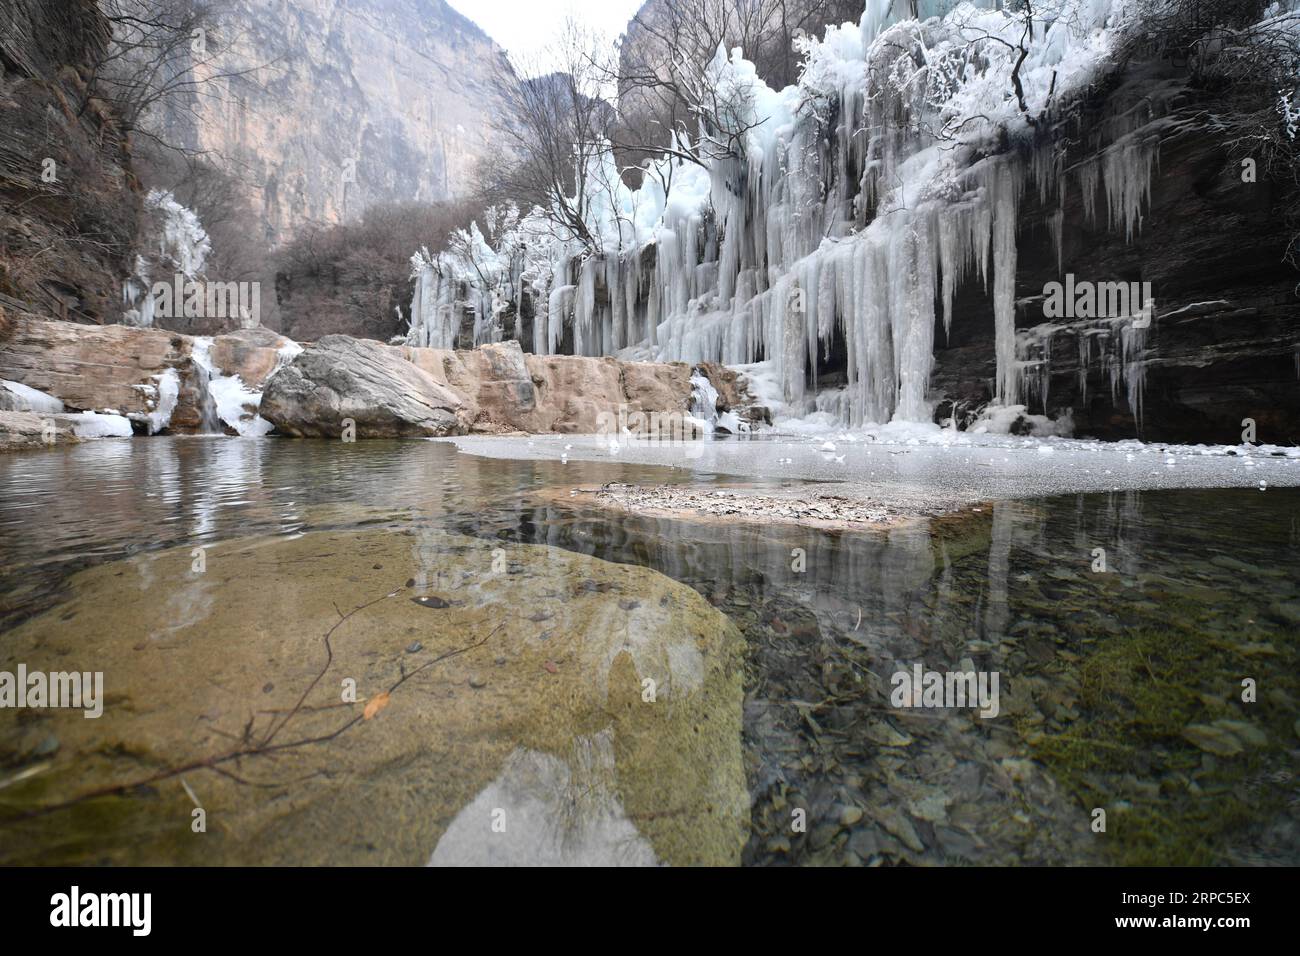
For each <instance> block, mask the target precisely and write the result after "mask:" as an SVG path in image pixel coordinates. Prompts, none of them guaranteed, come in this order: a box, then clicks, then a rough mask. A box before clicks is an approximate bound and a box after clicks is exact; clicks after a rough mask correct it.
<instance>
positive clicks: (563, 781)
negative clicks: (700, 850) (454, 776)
mask: <svg viewBox="0 0 1300 956" xmlns="http://www.w3.org/2000/svg"><path fill="white" fill-rule="evenodd" d="M573 750H574V757H575V760H574V762H573V764H572V765H571V764H569V763H565V762H564V761H562V760H559V759H557V758H555V757H553V756H551V755H550V754H546V753H540V752H538V751H536V750H516V751H514V752H513V753H512V754H511V755H510V756H509V757H508V758H506V762H505V766H504V767H503V768H502V770H501V775H500V776H499V777H497V779H496V780H494V781H492V783H491V784H489V785H488V786H487V787H485V788H484V789H483V791H482V792H480V793H479V795H478V796H476V797H475V798H474V800H473V801H472V802H470V803H469V804H467V805H466V806H465V808H464V809H463V810H461V811H460V813H458V814H457V815H456V819H454V820H453V821H452V822H451V826H449V827H448V828H447V832H446V833H444V834H443V835H442V838H441V839H440V840H439V841H438V846H437V847H436V848H435V849H434V851H433V856H432V858H431V859H430V860H429V865H430V866H654V865H655V864H656V863H657V862H658V861H657V860H656V858H655V853H654V850H653V848H652V847H651V846H650V844H649V843H647V842H646V840H645V838H644V837H642V836H641V834H640V833H638V832H637V829H636V827H635V826H634V825H633V824H632V821H631V820H629V819H628V817H627V813H626V812H625V811H624V809H623V805H622V803H621V801H620V800H619V798H618V794H617V793H616V792H614V789H613V786H612V784H613V782H614V780H615V779H616V772H615V767H614V745H613V741H612V740H611V739H610V735H609V734H608V733H605V732H602V733H600V734H597V735H596V736H594V737H579V738H577V739H576V740H575V741H574V745H573ZM494 817H495V820H496V821H498V822H499V827H498V829H499V832H498V833H497V834H495V836H496V837H497V838H495V839H494V838H493V837H492V836H487V835H485V834H484V832H483V831H484V821H490V820H493V819H494ZM507 820H508V821H509V825H508V826H507V825H506V821H507ZM488 828H489V829H490V826H489V827H488Z"/></svg>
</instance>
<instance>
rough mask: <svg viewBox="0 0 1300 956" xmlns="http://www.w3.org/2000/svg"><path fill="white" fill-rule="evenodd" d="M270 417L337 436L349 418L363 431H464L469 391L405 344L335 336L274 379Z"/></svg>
mask: <svg viewBox="0 0 1300 956" xmlns="http://www.w3.org/2000/svg"><path fill="white" fill-rule="evenodd" d="M261 414H262V417H263V418H265V419H266V420H267V421H269V422H271V424H273V425H274V426H275V428H276V430H277V431H279V432H281V433H283V434H286V435H294V436H298V437H314V438H326V437H330V438H336V437H339V436H341V435H342V434H343V431H344V428H345V423H346V422H347V420H351V421H352V422H353V423H354V424H355V429H356V431H355V435H356V437H357V438H403V437H415V436H433V437H437V436H442V435H458V434H462V433H464V431H465V430H466V427H465V422H464V414H465V404H464V402H463V401H462V399H461V397H460V396H459V395H457V394H456V393H455V392H454V391H452V390H451V389H450V388H448V387H447V386H446V385H444V384H442V383H440V382H439V381H438V380H437V379H435V378H434V377H433V376H432V375H430V374H428V373H427V372H425V371H424V370H423V369H421V368H419V367H418V366H417V365H415V364H414V363H412V362H409V361H407V360H406V357H405V355H404V354H403V350H402V349H401V348H397V347H392V346H387V345H381V344H380V343H378V342H371V341H369V340H367V339H354V338H352V337H351V336H349V335H327V336H325V337H324V338H322V339H320V340H319V341H318V342H316V344H315V345H314V346H312V347H311V348H309V349H306V350H305V351H303V352H302V353H300V354H299V355H298V356H297V357H296V358H295V359H294V360H293V361H292V362H291V363H290V364H288V365H286V366H284V367H283V368H282V369H280V370H279V371H278V372H276V373H275V374H274V375H272V376H271V377H270V378H269V379H268V380H267V382H266V388H265V390H264V392H263V394H262V409H261Z"/></svg>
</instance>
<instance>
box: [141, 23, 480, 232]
mask: <svg viewBox="0 0 1300 956" xmlns="http://www.w3.org/2000/svg"><path fill="white" fill-rule="evenodd" d="M208 42H209V43H213V44H216V48H217V50H219V51H223V52H222V53H221V55H219V56H217V57H215V58H212V57H209V58H199V59H204V62H203V63H202V65H201V66H199V67H198V68H197V74H198V75H197V77H196V78H197V79H200V80H202V79H204V77H205V75H206V76H207V77H208V78H210V79H209V82H207V83H205V84H204V86H203V95H201V96H197V97H195V98H194V99H193V100H191V101H190V102H189V103H187V104H183V105H180V104H178V105H177V106H176V107H173V108H172V109H170V110H169V111H168V113H167V114H166V115H165V116H162V117H159V118H157V120H156V121H157V122H158V123H159V124H160V125H161V127H162V129H163V131H164V136H165V138H168V139H171V140H173V141H177V142H181V143H184V144H185V145H187V146H190V147H194V148H200V149H204V150H212V151H213V152H214V153H216V154H219V155H220V157H221V159H222V161H223V165H225V166H226V168H228V169H230V170H232V171H235V172H236V173H237V174H238V175H239V177H240V179H241V180H242V182H243V183H244V185H245V188H246V189H247V191H248V195H249V198H250V199H251V200H252V203H253V206H254V208H255V209H256V210H257V211H258V215H259V220H260V221H259V222H257V223H250V224H249V225H250V228H257V229H259V230H261V231H262V232H263V233H264V235H265V237H266V239H268V240H269V241H271V242H273V243H274V242H280V241H283V240H285V239H288V238H289V237H290V236H292V235H293V234H294V232H295V231H296V230H297V229H298V228H299V227H300V226H301V225H302V224H303V223H305V222H308V221H311V222H318V223H336V222H341V221H343V220H344V219H346V218H353V217H355V216H356V215H358V214H359V213H360V212H361V211H362V210H363V209H365V208H366V207H367V206H369V205H371V204H372V203H375V202H379V201H387V200H409V199H419V200H428V201H432V200H439V199H446V198H450V197H453V196H457V195H459V194H463V193H464V191H465V190H466V189H467V187H468V186H469V185H470V184H471V179H472V175H473V172H474V168H475V166H476V164H477V163H478V162H479V161H480V160H481V159H482V158H483V157H484V156H485V155H487V152H488V149H489V143H490V140H491V129H490V121H491V118H492V116H493V114H494V112H496V111H495V109H494V105H493V104H494V102H495V93H494V92H493V88H492V82H491V81H492V77H493V75H494V73H495V71H496V70H497V69H498V68H499V66H500V65H501V64H503V63H504V53H503V52H502V51H501V50H500V49H499V48H498V47H497V46H496V45H495V44H493V43H492V41H491V40H489V39H488V37H487V36H486V35H485V34H484V33H483V32H482V31H481V30H479V28H478V27H477V26H475V25H474V24H473V23H471V22H470V21H469V20H467V19H466V18H464V17H462V16H461V15H460V14H458V13H457V12H456V11H454V10H453V9H452V8H451V7H449V6H448V5H447V4H446V3H445V2H444V0H236V2H234V3H232V4H231V6H230V8H229V11H228V12H227V13H226V14H225V15H224V16H223V17H222V19H221V21H220V23H219V26H218V28H216V29H214V31H213V36H212V37H210V38H209V41H208ZM223 44H224V45H225V47H224V49H223ZM227 51H228V56H227V55H226V52H227ZM209 61H210V62H209ZM244 71H249V72H247V73H244ZM232 73H235V74H243V75H237V76H231V75H229V74H232Z"/></svg>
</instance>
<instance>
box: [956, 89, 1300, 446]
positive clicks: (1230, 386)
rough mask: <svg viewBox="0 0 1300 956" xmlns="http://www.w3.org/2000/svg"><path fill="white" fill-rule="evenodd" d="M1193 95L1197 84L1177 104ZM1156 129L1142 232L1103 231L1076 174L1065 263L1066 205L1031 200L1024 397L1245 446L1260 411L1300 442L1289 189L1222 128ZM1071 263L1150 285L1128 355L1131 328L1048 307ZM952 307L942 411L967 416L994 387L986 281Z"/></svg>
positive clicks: (1020, 344) (1026, 230) (1130, 428)
mask: <svg viewBox="0 0 1300 956" xmlns="http://www.w3.org/2000/svg"><path fill="white" fill-rule="evenodd" d="M1142 91H1143V87H1142V85H1141V84H1135V86H1134V90H1133V92H1135V93H1136V94H1141V93H1142ZM1197 105H1198V99H1197V96H1196V95H1195V94H1194V93H1193V92H1187V93H1185V94H1183V96H1182V97H1181V98H1180V99H1178V100H1176V101H1175V102H1174V104H1173V108H1174V110H1175V112H1176V115H1177V114H1183V113H1186V112H1192V113H1194V112H1195V111H1196V108H1197ZM1161 125H1162V124H1160V123H1159V122H1158V121H1157V122H1156V123H1152V124H1150V125H1149V126H1147V127H1143V128H1139V129H1138V130H1136V131H1135V133H1134V134H1133V135H1134V136H1135V137H1138V138H1141V137H1143V136H1144V135H1147V134H1148V132H1149V134H1150V135H1151V136H1152V137H1156V138H1158V139H1159V147H1158V149H1157V151H1156V153H1155V168H1154V170H1153V173H1152V178H1151V183H1150V190H1151V192H1150V204H1149V206H1147V207H1146V208H1145V211H1144V212H1143V214H1142V216H1141V221H1140V224H1139V225H1138V227H1137V228H1136V230H1135V233H1134V235H1133V236H1132V238H1131V239H1127V238H1126V236H1125V234H1124V228H1123V226H1122V225H1120V224H1115V226H1114V227H1113V228H1111V227H1108V225H1107V222H1106V218H1107V216H1106V210H1105V202H1104V199H1103V198H1101V197H1099V196H1097V197H1094V200H1095V202H1094V206H1095V208H1096V210H1097V211H1096V213H1095V215H1094V216H1090V215H1089V214H1088V212H1087V205H1088V203H1087V197H1086V195H1085V191H1084V190H1083V189H1079V188H1073V186H1072V187H1071V188H1070V189H1069V190H1067V193H1066V196H1065V200H1064V202H1063V203H1062V204H1061V206H1060V210H1061V212H1060V216H1061V223H1060V226H1059V230H1060V235H1061V249H1060V253H1059V259H1058V253H1057V249H1056V247H1055V243H1054V241H1053V239H1052V232H1053V229H1054V228H1055V227H1054V225H1053V223H1052V221H1051V217H1052V215H1053V214H1054V213H1055V212H1056V206H1055V204H1052V205H1051V207H1050V208H1045V207H1044V206H1043V205H1042V204H1041V203H1039V202H1038V201H1037V200H1036V198H1035V197H1034V196H1033V195H1032V190H1031V191H1030V194H1029V195H1027V196H1026V197H1025V202H1024V205H1023V206H1022V218H1021V222H1020V228H1019V246H1020V255H1019V261H1018V263H1017V270H1016V287H1015V297H1016V328H1017V356H1016V357H1017V360H1018V362H1019V363H1020V364H1021V365H1022V367H1023V368H1024V382H1025V384H1026V388H1025V389H1024V392H1023V393H1022V394H1021V396H1020V400H1021V401H1022V402H1025V403H1026V404H1027V406H1028V408H1027V411H1028V412H1030V413H1033V414H1048V415H1050V416H1052V417H1059V416H1061V415H1065V414H1068V415H1069V416H1070V417H1071V418H1072V420H1073V423H1074V430H1075V433H1076V434H1077V435H1080V436H1089V437H1096V438H1103V439H1122V438H1133V437H1140V438H1143V439H1146V440H1150V441H1170V442H1189V443H1225V444H1237V443H1239V442H1241V441H1242V440H1243V432H1244V428H1243V423H1244V420H1245V419H1250V420H1252V421H1253V422H1254V423H1255V437H1254V439H1253V440H1257V441H1259V442H1263V443H1267V444H1296V443H1300V299H1298V298H1297V282H1300V273H1298V272H1297V271H1296V269H1295V268H1294V267H1293V266H1292V265H1290V264H1289V263H1288V262H1287V261H1285V256H1286V251H1287V246H1288V242H1289V240H1290V229H1289V226H1288V222H1287V218H1286V215H1285V212H1284V208H1283V206H1284V200H1285V196H1284V195H1283V194H1282V192H1281V190H1280V188H1279V186H1278V184H1277V183H1275V182H1271V181H1269V180H1268V179H1267V178H1266V177H1264V176H1262V175H1261V176H1258V177H1257V178H1252V177H1250V176H1249V174H1246V175H1243V173H1244V172H1245V171H1244V169H1243V166H1242V165H1241V158H1242V157H1239V156H1237V155H1236V154H1234V153H1233V152H1232V151H1230V150H1229V149H1228V148H1227V147H1226V146H1225V144H1224V143H1223V141H1222V139H1221V138H1218V137H1214V136H1211V135H1207V134H1205V133H1203V132H1202V131H1200V130H1197V129H1194V128H1193V129H1191V130H1190V131H1186V132H1179V131H1178V128H1177V127H1176V126H1175V127H1173V128H1172V129H1171V128H1170V127H1169V126H1168V125H1167V124H1164V128H1163V129H1161V128H1160V127H1161ZM1066 275H1073V276H1074V277H1075V278H1076V280H1077V281H1080V282H1082V281H1088V282H1096V281H1097V280H1099V279H1112V280H1120V281H1123V282H1124V283H1126V284H1130V287H1133V286H1132V284H1133V283H1137V284H1138V285H1139V287H1140V286H1141V284H1143V283H1149V286H1147V287H1146V288H1147V289H1148V291H1150V293H1151V295H1152V297H1153V298H1154V308H1153V310H1152V315H1151V318H1150V326H1149V328H1147V329H1146V330H1145V332H1144V334H1143V335H1142V337H1141V339H1140V340H1131V342H1130V344H1131V345H1132V352H1131V358H1132V361H1131V365H1129V366H1128V367H1125V363H1124V361H1123V358H1122V356H1121V355H1120V352H1121V351H1122V343H1121V341H1120V339H1121V336H1123V335H1125V334H1126V332H1125V330H1124V329H1123V328H1122V327H1121V326H1120V325H1117V324H1115V323H1113V322H1112V323H1107V322H1099V321H1096V320H1089V319H1088V318H1086V317H1078V316H1070V315H1067V316H1064V317H1059V318H1047V317H1045V302H1044V289H1045V287H1047V285H1048V284H1049V283H1052V282H1061V281H1062V280H1063V278H1064V277H1065V276H1066ZM1138 308H1140V306H1139V305H1138V304H1136V303H1135V304H1134V305H1133V310H1134V311H1135V312H1136V311H1137V309H1138ZM953 311H954V319H953V322H952V328H951V334H950V335H948V334H945V332H944V330H943V328H942V327H937V328H936V329H935V339H934V341H935V365H934V372H933V377H932V379H931V388H932V390H933V393H934V394H935V395H936V397H938V396H942V397H944V398H945V399H948V400H949V401H941V402H940V404H939V406H938V409H937V411H936V419H942V418H945V417H948V416H950V415H952V414H953V413H954V412H956V413H957V415H958V419H959V421H960V419H961V416H962V412H963V411H964V410H965V411H967V412H969V411H970V410H972V409H973V408H975V407H977V406H978V405H979V404H981V403H984V402H988V401H989V400H990V399H991V397H992V393H993V382H994V377H995V369H996V354H995V342H994V339H995V330H994V325H993V322H992V320H991V318H990V317H989V314H990V311H991V309H990V305H989V297H988V296H987V294H986V293H984V291H983V289H982V288H981V287H980V286H979V284H978V283H969V284H968V285H967V286H966V287H964V288H963V290H962V292H961V294H959V295H958V297H957V300H956V302H955V303H954V308H953ZM1026 393H1027V394H1026ZM953 402H955V403H956V407H954V405H953Z"/></svg>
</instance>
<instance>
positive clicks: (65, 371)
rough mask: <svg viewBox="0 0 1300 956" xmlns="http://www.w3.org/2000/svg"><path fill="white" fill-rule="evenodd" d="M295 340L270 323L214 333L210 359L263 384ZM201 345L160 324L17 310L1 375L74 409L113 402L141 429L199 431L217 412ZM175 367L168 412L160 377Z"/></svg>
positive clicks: (2, 348)
mask: <svg viewBox="0 0 1300 956" xmlns="http://www.w3.org/2000/svg"><path fill="white" fill-rule="evenodd" d="M289 344H290V342H289V340H288V339H286V338H284V337H283V336H280V335H276V334H275V333H274V332H272V331H270V330H269V329H243V330H240V331H238V332H233V333H231V334H230V335H221V336H217V337H216V338H215V339H213V340H212V344H211V348H210V349H209V356H210V362H211V364H212V365H213V367H214V368H215V369H216V370H217V371H219V372H220V374H222V375H238V376H239V377H240V379H241V381H242V382H243V383H244V385H245V386H246V387H247V388H248V389H250V390H252V391H254V392H256V391H259V390H260V389H261V388H262V385H263V383H264V382H265V381H266V379H267V377H268V376H269V375H270V374H271V372H273V371H274V370H275V369H276V367H277V366H278V364H279V363H281V362H282V361H283V358H282V356H281V352H280V350H281V349H282V348H284V347H285V346H287V345H289ZM194 345H195V340H194V339H193V338H191V337H190V336H187V335H181V334H179V333H175V332H164V331H161V330H159V329H137V328H131V327H129V326H125V325H105V326H90V325H80V324H77V323H74V322H51V321H47V320H44V319H41V318H39V317H37V316H34V315H31V314H21V315H10V316H9V322H8V324H7V332H6V334H5V336H4V337H3V338H0V379H8V380H10V381H14V382H19V383H20V384H23V385H27V386H29V387H31V388H36V389H39V390H41V391H42V392H48V393H49V394H51V395H53V396H54V397H55V398H57V399H59V400H60V401H62V402H63V403H64V404H65V405H66V406H68V408H69V410H71V411H93V412H98V411H104V410H106V409H111V410H113V411H116V412H117V413H119V414H122V415H125V416H126V417H127V418H129V419H131V420H132V421H133V422H135V423H136V424H137V425H138V426H139V428H140V430H142V431H147V430H150V426H151V425H152V426H153V430H159V429H160V428H165V429H166V430H167V431H169V432H194V431H199V430H201V429H202V428H203V427H204V421H205V417H207V418H208V419H209V420H210V419H211V415H207V416H205V409H206V408H207V407H208V404H209V400H208V398H207V395H208V388H207V385H208V372H207V369H205V368H202V367H200V366H199V365H198V364H196V362H195V360H194ZM169 370H170V371H172V372H174V373H175V378H176V386H177V393H176V401H175V405H174V407H173V408H172V411H171V414H170V417H169V418H167V416H166V405H168V404H170V402H169V400H168V399H167V398H166V396H165V395H163V394H160V385H161V380H162V379H163V377H164V376H165V375H166V373H167V372H168V371H169ZM160 402H161V403H162V405H163V406H164V407H163V408H162V410H161V413H160V409H159V405H160ZM160 414H161V417H158V418H156V420H152V421H151V416H159V415H160ZM162 418H167V420H166V421H163V420H162Z"/></svg>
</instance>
